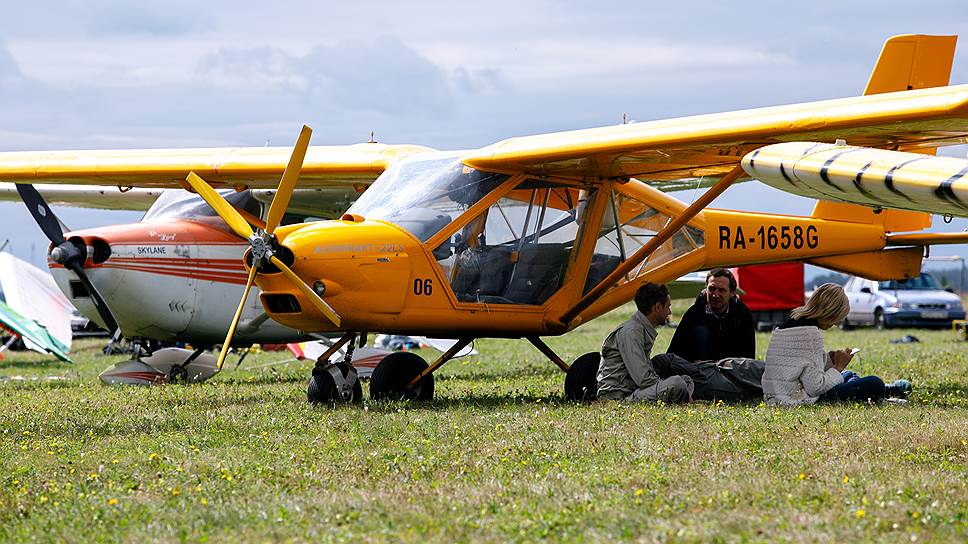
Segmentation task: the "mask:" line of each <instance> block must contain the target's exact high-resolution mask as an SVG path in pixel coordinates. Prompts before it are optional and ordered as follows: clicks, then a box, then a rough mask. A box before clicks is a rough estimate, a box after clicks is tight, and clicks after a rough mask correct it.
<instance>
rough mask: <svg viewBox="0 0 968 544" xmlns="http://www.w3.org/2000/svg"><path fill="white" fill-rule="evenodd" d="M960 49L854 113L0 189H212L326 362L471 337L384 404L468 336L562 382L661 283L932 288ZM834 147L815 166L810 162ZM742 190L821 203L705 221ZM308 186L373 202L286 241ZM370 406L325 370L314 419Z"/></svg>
mask: <svg viewBox="0 0 968 544" xmlns="http://www.w3.org/2000/svg"><path fill="white" fill-rule="evenodd" d="M954 46H955V37H953V36H948V37H939V36H921V35H907V36H897V37H894V38H891V39H890V40H888V42H887V43H886V44H885V46H884V50H883V51H882V53H881V57H880V58H879V60H878V63H877V65H876V66H875V70H874V72H873V74H872V76H871V79H870V82H869V84H868V88H867V92H866V93H865V96H860V97H854V98H846V99H839V100H826V101H820V102H810V103H804V104H795V105H789V106H779V107H769V108H763V109H752V110H744V111H737V112H729V113H720V114H712V115H700V116H694V117H685V118H678V119H668V120H661V121H651V122H643V123H635V124H626V125H618V126H609V127H603V128H595V129H588V130H578V131H571V132H560V133H553V134H544V135H538V136H529V137H522V138H512V139H508V140H504V141H502V142H498V143H496V144H494V145H491V146H488V147H484V148H481V149H476V150H471V151H455V152H437V151H433V150H427V149H426V148H419V147H416V146H385V145H382V144H362V145H356V146H345V147H312V148H311V147H310V146H309V138H310V130H309V129H308V127H304V128H303V131H302V133H301V134H300V135H299V138H298V140H297V143H296V145H295V148H294V150H293V151H292V153H291V154H290V153H289V152H288V150H286V149H279V148H274V149H273V148H270V149H262V148H244V149H191V150H134V151H70V152H67V151H64V152H18V153H2V154H0V180H4V181H17V182H20V183H81V184H100V185H107V184H119V185H125V186H138V187H172V186H178V185H181V186H183V187H185V188H189V189H191V190H194V191H196V192H198V193H199V194H200V195H201V196H203V197H204V198H205V200H206V201H207V202H209V204H210V205H211V206H212V207H213V208H214V209H215V210H216V211H217V213H218V214H219V216H221V217H222V219H224V220H225V221H226V223H228V225H229V226H230V227H231V228H232V230H233V231H234V232H235V233H236V234H238V235H239V236H240V237H241V238H243V239H246V240H248V242H249V245H250V248H249V249H248V250H247V251H246V252H245V255H244V256H243V259H244V261H245V266H246V268H247V272H248V284H247V285H248V286H251V285H252V284H253V283H256V284H257V285H258V286H259V288H260V289H261V290H262V294H261V302H262V304H263V306H264V307H265V310H266V312H267V314H268V315H269V316H270V317H272V319H274V320H276V321H278V322H279V323H281V324H283V325H286V326H289V327H293V328H295V329H298V330H302V331H312V332H342V333H344V334H343V336H342V338H341V339H340V341H338V342H337V343H336V344H334V346H333V350H335V349H338V348H340V347H342V346H343V345H345V344H348V343H349V344H350V345H352V343H354V342H355V341H357V340H360V339H363V338H365V336H366V334H367V333H368V332H386V333H394V334H420V335H427V336H434V337H447V338H459V339H460V341H459V342H458V343H457V344H456V345H455V346H454V347H453V348H452V349H450V350H448V351H447V352H446V353H444V354H443V355H441V356H440V357H439V358H438V359H437V360H436V361H434V362H433V363H432V364H430V365H428V364H427V363H426V362H425V361H424V360H423V359H422V358H420V357H419V356H417V355H415V354H413V353H407V352H401V353H394V354H391V355H389V356H387V357H386V358H385V359H384V360H383V361H381V363H380V364H379V366H378V367H377V368H376V369H375V371H374V373H373V376H372V378H371V384H370V392H371V396H373V397H374V398H384V397H397V398H399V397H405V398H415V399H429V398H431V397H432V396H433V389H434V380H433V372H434V371H435V370H437V369H438V368H439V367H440V366H441V365H442V364H444V363H445V362H447V361H448V360H449V359H450V358H451V357H452V356H453V355H454V354H455V353H457V352H458V351H459V350H460V349H462V348H464V347H465V346H466V345H467V344H468V343H469V342H471V341H472V340H473V339H475V338H481V337H502V338H526V339H528V340H529V341H530V342H531V343H532V344H534V345H535V346H536V347H537V348H538V349H539V350H540V351H541V352H542V353H544V354H545V355H546V356H547V357H548V358H549V359H551V361H553V362H554V363H555V364H556V365H558V366H559V367H560V368H561V369H562V370H564V371H566V372H568V371H569V365H568V364H567V363H566V362H565V361H563V360H562V359H561V358H560V357H559V356H558V355H556V354H555V353H554V352H553V351H552V350H551V349H549V348H548V346H547V345H546V344H545V343H544V342H543V341H542V340H541V339H540V337H541V336H548V335H560V334H563V333H565V332H568V331H570V330H572V329H574V328H575V327H578V326H579V325H581V324H582V323H585V322H587V321H589V320H591V319H594V318H595V317H597V316H600V315H602V314H604V313H605V312H608V311H609V310H612V309H614V308H616V307H618V306H619V305H621V304H623V303H625V302H627V301H628V300H630V299H631V298H632V296H633V294H634V293H635V291H636V289H637V288H638V287H639V286H640V285H641V284H643V283H644V282H647V281H651V282H659V283H664V282H668V281H670V280H672V279H674V278H678V277H680V276H682V275H683V274H686V273H688V272H691V271H694V270H700V269H707V268H711V267H718V266H736V265H744V264H755V263H769V262H781V261H805V262H810V263H815V264H818V265H820V266H825V267H828V268H832V269H836V270H840V271H844V272H849V273H851V274H856V275H861V276H864V277H867V278H871V279H889V278H895V279H897V278H907V277H911V276H914V275H916V274H917V273H918V272H919V271H920V262H921V257H922V254H923V253H924V251H925V247H926V246H928V245H931V244H938V243H963V242H966V241H968V234H965V233H947V234H933V233H924V232H920V231H922V230H923V229H925V228H926V227H928V226H929V225H930V215H929V214H928V213H925V211H941V212H942V213H949V214H958V215H968V214H966V213H963V212H965V211H966V208H965V206H964V203H968V182H966V181H965V180H964V179H962V177H961V174H959V172H961V173H963V172H968V161H964V160H960V159H950V158H939V157H932V156H930V155H931V154H932V153H933V151H934V149H935V148H937V147H939V146H944V145H951V144H961V143H965V142H966V138H968V85H960V86H946V85H947V82H948V77H949V74H950V69H951V61H952V58H953V52H954ZM848 143H849V145H848ZM777 146H778V147H777ZM784 146H786V147H784ZM820 151H822V152H824V153H827V154H826V155H823V156H822V160H821V161H819V162H817V161H812V160H810V159H811V157H814V153H815V152H820ZM911 152H914V153H919V154H918V155H910V154H909V153H911ZM875 155H876V157H875ZM851 157H853V158H855V159H856V158H858V157H859V158H861V159H862V160H859V161H857V160H847V159H849V158H851ZM851 169H853V170H851ZM280 172H282V178H281V181H280V182H279V184H278V190H277V192H276V195H275V197H274V200H273V202H272V204H271V206H270V210H269V212H268V215H267V218H266V220H265V222H264V223H263V222H261V221H260V220H258V219H257V218H254V217H252V216H251V215H246V214H245V213H242V212H240V210H237V209H236V208H234V207H233V206H232V205H231V204H229V203H228V202H227V201H226V200H225V199H224V198H222V196H221V195H220V194H219V193H218V192H216V191H215V190H214V189H213V188H212V186H213V185H215V186H235V187H237V188H239V189H242V188H246V187H249V188H256V187H271V186H272V184H273V181H274V180H275V179H277V176H278V175H279V173H280ZM186 175H187V177H186ZM377 176H378V177H377ZM749 177H764V178H769V179H770V180H771V183H775V184H776V185H777V186H778V187H780V188H781V189H784V190H792V191H794V192H800V193H803V194H810V195H812V196H817V197H819V198H823V199H825V200H821V201H819V202H818V204H817V206H816V209H815V210H814V212H813V215H812V216H811V217H794V216H787V215H771V214H760V213H747V212H740V211H730V210H717V209H711V208H708V207H707V206H708V205H709V204H710V203H711V202H712V201H713V199H715V198H716V197H717V196H718V195H720V194H721V193H722V192H723V191H724V190H726V189H727V188H728V187H729V186H730V185H731V184H732V183H734V182H736V181H739V180H741V179H747V178H749ZM374 178H376V180H375V181H374V182H372V184H370V180H372V179H374ZM297 182H298V185H299V187H300V189H304V188H313V187H317V188H321V189H322V188H326V187H331V186H333V185H338V184H341V183H342V184H345V183H355V184H357V186H358V190H359V191H360V192H363V191H364V190H365V192H363V194H362V196H361V197H360V198H359V199H358V200H357V201H356V202H355V203H354V204H353V205H352V207H351V208H350V209H349V210H348V211H347V212H346V213H345V214H344V215H343V216H342V218H341V219H338V220H333V221H320V222H314V223H305V224H296V225H287V226H280V220H281V218H282V215H283V213H284V212H285V210H286V208H287V205H288V202H289V199H290V196H291V194H292V192H293V190H294V188H295V187H296V185H297ZM684 182H688V183H690V184H693V186H694V185H695V184H697V183H700V184H706V185H709V184H710V183H712V186H711V188H710V189H708V190H707V191H706V192H705V193H704V194H703V195H702V196H701V197H699V198H698V199H697V200H696V201H695V202H693V203H692V204H689V205H687V204H685V203H683V202H681V201H679V200H677V199H675V198H673V197H672V196H670V195H669V194H667V193H666V192H663V191H662V190H660V189H662V188H667V187H670V186H676V185H677V184H678V185H680V186H681V185H683V184H684ZM858 204H862V205H858ZM909 210H919V211H909ZM83 242H84V243H85V244H89V245H90V244H92V243H93V241H92V240H84V241H83ZM101 258H102V259H103V258H104V257H103V251H102V256H101ZM108 258H110V257H108ZM245 293H246V294H247V293H248V287H247V288H246V290H245ZM244 301H245V295H243V301H242V304H240V306H239V308H240V309H241V308H242V306H243V305H244ZM235 317H236V319H235V320H234V321H233V323H232V326H231V327H230V328H229V331H228V334H227V337H226V340H225V343H224V347H223V351H222V354H221V355H220V357H219V363H220V364H221V361H222V360H223V359H224V356H225V353H226V351H227V350H228V346H229V345H230V344H231V340H232V336H233V332H234V329H235V325H236V323H237V321H238V313H237V314H236V316H235ZM328 356H329V354H324V357H322V358H321V360H326V359H328ZM577 370H578V369H572V370H571V372H572V373H573V374H574V373H575V372H577ZM360 394H361V390H360V389H359V385H358V383H357V382H356V380H355V373H354V372H353V371H352V368H351V367H349V365H329V366H320V367H318V368H317V369H315V370H314V372H313V378H312V379H311V381H310V386H309V399H310V401H313V402H323V401H327V402H328V401H335V400H340V399H342V400H349V399H353V398H356V397H358V396H359V395H360Z"/></svg>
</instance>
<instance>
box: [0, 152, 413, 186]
mask: <svg viewBox="0 0 968 544" xmlns="http://www.w3.org/2000/svg"><path fill="white" fill-rule="evenodd" d="M423 151H430V149H429V148H425V147H421V146H416V145H386V144H377V143H366V144H355V145H345V146H314V147H310V148H309V150H308V152H307V153H306V161H305V163H304V165H303V168H302V171H301V173H300V177H299V186H300V188H333V187H347V186H350V187H352V186H354V185H359V186H360V190H362V189H365V188H366V185H368V184H369V182H372V181H373V180H374V179H376V177H377V176H379V175H380V173H382V172H383V170H385V169H386V168H387V166H389V165H390V164H392V163H394V162H395V161H397V160H399V159H401V158H403V157H405V156H407V155H410V154H413V153H419V152H423ZM291 153H292V148H289V147H243V148H208V149H132V150H113V151H15V152H6V153H0V181H4V182H13V183H33V184H75V185H104V186H120V187H142V188H163V187H172V188H175V187H183V186H184V182H185V177H186V176H187V175H188V173H189V172H195V173H196V174H198V175H199V176H202V177H203V178H204V179H205V180H206V181H208V182H209V183H211V184H213V185H229V186H236V187H249V188H275V187H276V185H277V184H278V182H279V176H280V175H282V172H283V171H284V170H285V168H286V164H287V163H288V162H289V156H290V154H291Z"/></svg>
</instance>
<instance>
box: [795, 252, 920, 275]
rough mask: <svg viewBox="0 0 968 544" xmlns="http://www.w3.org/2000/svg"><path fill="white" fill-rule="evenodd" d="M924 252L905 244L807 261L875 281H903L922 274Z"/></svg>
mask: <svg viewBox="0 0 968 544" xmlns="http://www.w3.org/2000/svg"><path fill="white" fill-rule="evenodd" d="M923 255H924V248H921V247H905V248H898V249H887V250H884V251H869V252H864V253H851V254H848V255H837V256H834V257H820V258H817V259H810V260H808V261H807V262H808V263H810V264H813V265H817V266H822V267H824V268H829V269H830V270H836V271H837V272H843V273H844V274H851V275H854V276H860V277H862V278H867V279H869V280H874V281H883V280H905V279H909V278H913V277H915V276H917V275H918V274H920V273H921V257H922V256H923Z"/></svg>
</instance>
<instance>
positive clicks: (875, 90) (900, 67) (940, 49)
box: [864, 34, 958, 94]
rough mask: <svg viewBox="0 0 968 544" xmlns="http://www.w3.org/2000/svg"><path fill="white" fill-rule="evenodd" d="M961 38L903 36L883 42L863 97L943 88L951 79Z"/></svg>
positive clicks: (920, 35)
mask: <svg viewBox="0 0 968 544" xmlns="http://www.w3.org/2000/svg"><path fill="white" fill-rule="evenodd" d="M957 41H958V36H926V35H923V34H904V35H902V36H893V37H891V38H889V39H888V40H887V41H886V42H884V48H883V49H881V56H880V57H878V59H877V64H876V65H875V66H874V71H873V72H872V73H871V78H870V80H869V81H868V82H867V89H865V90H864V94H880V93H890V92H894V91H910V90H911V89H926V88H928V87H943V86H945V85H947V84H948V79H949V78H950V77H951V63H952V61H953V59H954V55H955V43H956V42H957Z"/></svg>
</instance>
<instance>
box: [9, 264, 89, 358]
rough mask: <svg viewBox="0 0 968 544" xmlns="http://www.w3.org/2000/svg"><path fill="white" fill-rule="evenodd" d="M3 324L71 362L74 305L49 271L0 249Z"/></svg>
mask: <svg viewBox="0 0 968 544" xmlns="http://www.w3.org/2000/svg"><path fill="white" fill-rule="evenodd" d="M0 298H2V299H3V301H2V302H0V327H2V328H3V329H6V330H8V331H11V332H13V333H14V334H16V335H18V336H20V337H21V339H22V340H23V342H24V345H25V346H27V347H28V348H29V349H32V350H34V351H37V352H40V353H50V354H53V355H54V356H56V357H57V358H58V359H61V360H62V361H67V362H70V358H68V356H67V353H68V352H69V351H70V348H71V312H72V311H73V309H74V308H73V306H71V304H70V302H68V300H67V299H66V298H65V297H64V295H63V294H62V293H61V292H60V290H59V289H58V288H57V285H56V284H55V283H54V279H53V278H51V277H50V274H48V273H46V272H44V271H42V270H40V269H38V268H36V267H34V266H32V265H30V264H28V263H26V262H24V261H22V260H20V259H18V258H16V257H14V256H13V255H11V254H9V253H5V252H0Z"/></svg>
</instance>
